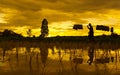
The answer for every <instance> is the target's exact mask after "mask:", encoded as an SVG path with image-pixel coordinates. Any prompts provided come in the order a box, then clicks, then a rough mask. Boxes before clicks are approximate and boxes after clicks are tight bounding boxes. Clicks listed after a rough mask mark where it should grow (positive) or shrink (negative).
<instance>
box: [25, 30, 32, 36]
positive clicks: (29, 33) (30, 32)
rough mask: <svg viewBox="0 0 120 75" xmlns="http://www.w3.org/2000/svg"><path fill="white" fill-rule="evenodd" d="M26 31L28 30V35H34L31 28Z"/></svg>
mask: <svg viewBox="0 0 120 75" xmlns="http://www.w3.org/2000/svg"><path fill="white" fill-rule="evenodd" d="M26 32H27V35H28V37H31V36H32V31H31V29H28V31H26Z"/></svg>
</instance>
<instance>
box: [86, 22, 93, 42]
mask: <svg viewBox="0 0 120 75" xmlns="http://www.w3.org/2000/svg"><path fill="white" fill-rule="evenodd" d="M87 28H88V29H89V33H88V38H89V40H90V41H93V40H94V31H93V26H92V25H91V23H89V25H88V26H87Z"/></svg>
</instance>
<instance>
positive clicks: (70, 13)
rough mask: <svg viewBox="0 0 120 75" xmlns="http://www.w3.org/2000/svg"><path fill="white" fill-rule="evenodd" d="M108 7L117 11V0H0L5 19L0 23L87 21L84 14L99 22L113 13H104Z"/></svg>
mask: <svg viewBox="0 0 120 75" xmlns="http://www.w3.org/2000/svg"><path fill="white" fill-rule="evenodd" d="M111 10H115V11H118V13H119V12H120V1H119V0H109V1H108V0H0V13H2V14H5V16H4V17H3V18H4V20H5V21H6V22H7V23H6V24H5V25H4V26H3V24H2V26H3V28H6V27H7V26H11V27H23V26H27V27H28V28H31V29H36V28H40V26H41V21H42V20H43V19H44V18H46V19H47V20H48V22H49V25H52V23H56V22H58V23H60V22H67V21H73V22H74V23H81V24H87V23H88V22H89V20H88V18H89V19H91V18H94V19H97V20H98V21H99V22H103V21H100V20H101V19H104V20H107V19H109V18H110V19H111V18H112V17H113V16H114V14H112V15H107V14H108V13H111ZM112 12H114V11H112ZM114 18H116V17H114ZM119 18H120V17H117V19H119ZM99 19H100V20H99ZM93 22H94V21H93ZM5 26H6V27H5ZM50 27H51V26H50ZM3 28H2V29H3ZM58 29H60V30H61V29H64V28H58Z"/></svg>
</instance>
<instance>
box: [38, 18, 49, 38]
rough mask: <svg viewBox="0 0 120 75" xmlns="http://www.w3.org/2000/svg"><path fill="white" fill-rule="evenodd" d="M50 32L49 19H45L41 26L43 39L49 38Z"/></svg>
mask: <svg viewBox="0 0 120 75" xmlns="http://www.w3.org/2000/svg"><path fill="white" fill-rule="evenodd" d="M48 32H49V30H48V21H47V19H43V21H42V26H41V35H40V36H41V37H46V36H48V34H49V33H48Z"/></svg>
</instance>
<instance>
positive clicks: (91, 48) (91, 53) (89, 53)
mask: <svg viewBox="0 0 120 75" xmlns="http://www.w3.org/2000/svg"><path fill="white" fill-rule="evenodd" d="M88 56H89V59H88V61H87V63H89V65H91V64H92V62H93V58H94V47H90V48H89V50H88Z"/></svg>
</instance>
